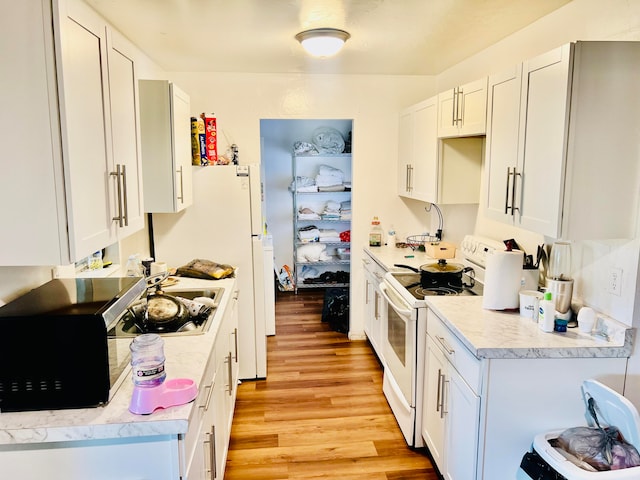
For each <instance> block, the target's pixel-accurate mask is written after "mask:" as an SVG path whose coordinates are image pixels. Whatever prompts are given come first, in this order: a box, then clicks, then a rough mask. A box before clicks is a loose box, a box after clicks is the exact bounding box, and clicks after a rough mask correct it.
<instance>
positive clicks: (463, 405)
mask: <svg viewBox="0 0 640 480" xmlns="http://www.w3.org/2000/svg"><path fill="white" fill-rule="evenodd" d="M447 377H448V378H447V382H446V383H447V389H446V393H447V398H446V410H447V411H446V422H447V426H446V431H447V433H446V447H445V452H446V453H445V458H446V462H445V463H446V467H445V469H444V472H443V475H444V478H446V479H448V480H468V479H470V478H476V465H477V458H478V431H479V425H480V397H478V396H477V395H476V394H475V393H474V392H473V390H471V388H470V387H469V386H468V385H467V384H466V382H465V381H464V380H463V378H462V377H461V376H460V375H459V374H458V372H457V371H456V370H455V369H454V368H452V367H450V368H449V370H448V372H447Z"/></svg>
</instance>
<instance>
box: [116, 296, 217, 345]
mask: <svg viewBox="0 0 640 480" xmlns="http://www.w3.org/2000/svg"><path fill="white" fill-rule="evenodd" d="M163 293H164V294H165V295H171V296H173V297H183V298H186V299H189V300H193V299H195V298H198V297H206V298H210V299H212V300H213V306H212V307H211V311H210V312H209V314H208V315H207V316H206V317H204V318H202V317H191V319H190V320H191V321H188V322H187V323H185V324H184V325H183V326H182V327H180V329H179V330H177V331H161V332H158V331H155V332H149V333H157V334H158V335H162V336H184V335H202V334H203V333H206V332H207V331H208V330H209V327H210V326H211V321H212V319H213V317H214V315H215V313H216V309H217V307H218V305H219V304H220V299H221V298H222V294H223V293H224V288H222V287H220V288H218V287H215V288H209V289H204V290H171V291H163ZM145 295H146V294H145ZM142 298H143V297H140V299H142ZM134 303H135V302H134ZM136 323H137V322H136V317H135V315H134V314H133V313H132V312H131V309H129V310H126V311H125V312H124V313H123V314H122V316H121V317H120V319H118V320H117V322H116V323H115V325H114V326H113V327H111V328H110V329H109V330H108V331H107V336H108V337H117V338H122V337H135V336H137V335H141V334H143V333H147V332H144V331H142V330H140V328H138V326H137V325H136Z"/></svg>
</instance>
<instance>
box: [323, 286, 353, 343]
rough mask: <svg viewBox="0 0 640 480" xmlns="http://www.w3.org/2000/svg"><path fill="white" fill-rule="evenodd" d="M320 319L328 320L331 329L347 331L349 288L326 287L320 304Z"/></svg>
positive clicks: (341, 331)
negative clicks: (321, 304)
mask: <svg viewBox="0 0 640 480" xmlns="http://www.w3.org/2000/svg"><path fill="white" fill-rule="evenodd" d="M322 321H323V322H329V326H330V327H331V330H334V331H336V332H340V333H348V332H349V289H348V288H327V289H326V291H325V294H324V305H323V306H322Z"/></svg>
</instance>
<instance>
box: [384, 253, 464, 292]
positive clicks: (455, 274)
mask: <svg viewBox="0 0 640 480" xmlns="http://www.w3.org/2000/svg"><path fill="white" fill-rule="evenodd" d="M394 266H395V267H400V268H408V269H409V270H412V271H414V272H416V273H419V274H420V286H421V287H422V288H437V287H447V286H450V287H455V288H462V287H468V288H471V287H473V285H474V273H475V272H474V270H473V268H471V267H465V266H464V265H460V264H457V263H447V261H446V260H445V259H440V260H438V262H437V263H426V264H424V265H421V266H420V268H415V267H411V266H409V265H402V264H398V263H396V264H394ZM472 272H473V273H472ZM463 273H466V274H467V275H468V276H469V278H470V279H471V284H466V283H464V282H463V281H462V274H463Z"/></svg>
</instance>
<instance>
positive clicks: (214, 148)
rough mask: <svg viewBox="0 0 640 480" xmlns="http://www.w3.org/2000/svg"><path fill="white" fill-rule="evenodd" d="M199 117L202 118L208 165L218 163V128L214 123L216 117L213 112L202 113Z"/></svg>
mask: <svg viewBox="0 0 640 480" xmlns="http://www.w3.org/2000/svg"><path fill="white" fill-rule="evenodd" d="M200 118H202V120H204V135H205V145H206V154H207V158H208V159H209V165H216V164H217V163H218V128H217V125H216V117H214V116H213V114H207V113H203V114H202V115H200Z"/></svg>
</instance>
